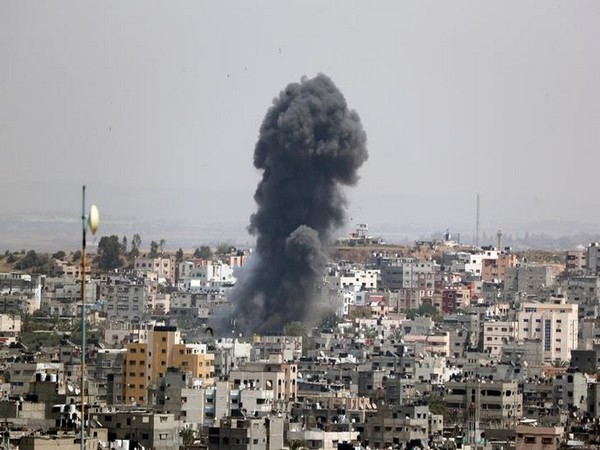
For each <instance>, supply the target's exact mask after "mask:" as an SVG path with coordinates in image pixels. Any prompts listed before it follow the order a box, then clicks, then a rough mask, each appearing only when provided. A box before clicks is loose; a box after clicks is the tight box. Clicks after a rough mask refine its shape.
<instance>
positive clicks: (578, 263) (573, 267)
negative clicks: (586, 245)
mask: <svg viewBox="0 0 600 450" xmlns="http://www.w3.org/2000/svg"><path fill="white" fill-rule="evenodd" d="M565 269H566V270H568V271H583V270H585V269H587V251H586V250H569V251H567V252H566V255H565Z"/></svg>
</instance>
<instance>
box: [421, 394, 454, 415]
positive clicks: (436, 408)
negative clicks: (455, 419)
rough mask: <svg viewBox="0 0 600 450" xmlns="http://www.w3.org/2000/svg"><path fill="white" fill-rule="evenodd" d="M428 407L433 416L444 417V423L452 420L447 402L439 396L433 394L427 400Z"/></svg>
mask: <svg viewBox="0 0 600 450" xmlns="http://www.w3.org/2000/svg"><path fill="white" fill-rule="evenodd" d="M427 406H429V411H431V413H432V414H438V415H442V416H444V421H447V420H449V419H450V410H449V409H448V405H446V402H445V401H444V399H443V398H442V397H441V396H440V395H439V394H431V395H430V396H429V397H428V398H427Z"/></svg>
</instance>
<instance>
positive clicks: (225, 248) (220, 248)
mask: <svg viewBox="0 0 600 450" xmlns="http://www.w3.org/2000/svg"><path fill="white" fill-rule="evenodd" d="M231 249H232V246H231V244H228V243H227V242H221V243H220V244H219V245H217V250H216V252H215V253H216V254H217V255H226V254H227V253H229V252H231Z"/></svg>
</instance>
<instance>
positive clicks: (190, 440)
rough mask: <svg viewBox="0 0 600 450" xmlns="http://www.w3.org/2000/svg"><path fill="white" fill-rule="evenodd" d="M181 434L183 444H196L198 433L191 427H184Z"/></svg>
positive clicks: (186, 445) (185, 445) (187, 445)
mask: <svg viewBox="0 0 600 450" xmlns="http://www.w3.org/2000/svg"><path fill="white" fill-rule="evenodd" d="M179 436H180V437H181V444H182V445H183V446H184V447H189V446H191V445H193V444H194V441H195V440H196V433H194V430H192V429H191V428H183V429H182V430H181V431H180V432H179Z"/></svg>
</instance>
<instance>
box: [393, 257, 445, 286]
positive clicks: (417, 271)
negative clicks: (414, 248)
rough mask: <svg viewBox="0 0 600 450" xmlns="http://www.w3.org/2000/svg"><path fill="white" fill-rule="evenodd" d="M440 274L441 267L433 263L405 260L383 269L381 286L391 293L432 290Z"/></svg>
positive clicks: (394, 262)
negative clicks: (404, 289)
mask: <svg viewBox="0 0 600 450" xmlns="http://www.w3.org/2000/svg"><path fill="white" fill-rule="evenodd" d="M438 272H439V266H438V265H437V264H436V263H435V262H433V261H417V260H415V259H412V258H403V259H400V260H398V261H393V262H390V263H389V264H387V265H385V266H383V267H382V268H381V284H382V287H383V288H386V289H389V290H391V291H396V290H399V289H402V288H417V289H421V290H432V289H434V288H435V278H436V274H437V273H438Z"/></svg>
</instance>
